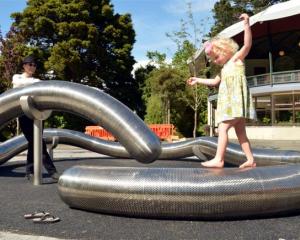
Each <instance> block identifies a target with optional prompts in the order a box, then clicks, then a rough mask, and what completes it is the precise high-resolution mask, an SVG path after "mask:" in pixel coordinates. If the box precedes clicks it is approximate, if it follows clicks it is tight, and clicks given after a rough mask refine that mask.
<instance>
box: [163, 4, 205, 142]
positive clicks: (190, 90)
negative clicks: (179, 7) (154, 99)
mask: <svg viewBox="0 0 300 240" xmlns="http://www.w3.org/2000/svg"><path fill="white" fill-rule="evenodd" d="M187 8H188V10H187V20H183V19H182V20H181V26H180V30H179V31H173V32H172V33H171V34H170V33H168V34H167V36H168V37H170V38H171V39H172V40H173V41H174V42H175V43H176V45H177V52H176V53H175V55H174V57H173V59H172V63H173V65H174V67H175V68H177V69H178V70H179V71H180V72H181V73H182V75H183V76H184V79H187V78H188V77H189V76H190V75H191V74H192V75H193V76H197V75H199V74H200V75H201V74H202V75H203V74H204V73H205V71H206V69H203V70H202V72H201V73H197V72H196V69H195V67H193V69H192V72H191V69H189V68H188V65H187V62H188V60H190V61H191V65H192V66H195V62H194V61H195V60H194V58H193V56H194V55H195V52H196V49H197V46H200V45H201V44H202V40H203V38H204V34H205V31H206V29H205V24H204V20H202V21H201V22H200V24H199V26H198V25H197V24H196V22H195V19H194V16H193V13H192V4H191V3H190V2H189V3H187ZM181 99H182V100H183V101H184V102H185V103H186V105H187V106H189V107H190V108H191V109H192V110H193V112H194V117H193V118H194V127H193V137H196V132H197V129H198V116H199V110H200V112H201V113H203V112H204V113H205V112H206V101H207V100H206V99H207V88H206V87H204V86H198V85H195V86H194V87H187V88H186V91H185V93H184V94H182V96H181ZM203 116H205V114H204V115H202V116H201V117H202V118H203ZM201 122H204V119H201Z"/></svg>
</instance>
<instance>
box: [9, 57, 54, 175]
mask: <svg viewBox="0 0 300 240" xmlns="http://www.w3.org/2000/svg"><path fill="white" fill-rule="evenodd" d="M22 63H23V73H22V74H15V75H14V76H13V80H12V83H13V88H20V87H25V86H28V85H30V84H33V83H36V82H39V81H41V80H40V79H38V78H34V77H33V75H34V73H35V71H36V67H37V64H36V61H35V58H34V57H33V56H32V55H29V56H27V57H25V58H24V59H23V62H22ZM19 123H20V128H21V130H22V132H23V134H24V136H25V138H26V139H27V141H28V152H27V163H26V178H27V179H28V180H32V178H33V147H34V146H33V120H32V119H30V118H28V117H27V116H25V115H22V116H21V117H19ZM42 144H43V150H42V151H43V157H42V161H43V165H44V167H45V169H46V170H47V172H48V173H49V175H50V177H51V178H52V179H53V180H55V181H57V180H58V178H59V174H58V173H57V170H56V168H55V166H54V164H53V161H52V159H51V157H50V155H49V153H48V151H47V146H46V143H45V141H44V140H43V141H42Z"/></svg>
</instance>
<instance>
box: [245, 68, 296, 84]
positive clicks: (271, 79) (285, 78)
mask: <svg viewBox="0 0 300 240" xmlns="http://www.w3.org/2000/svg"><path fill="white" fill-rule="evenodd" d="M247 81H248V86H249V87H259V86H265V85H274V84H282V83H295V82H300V70H296V71H285V72H274V73H272V74H270V73H267V74H262V75H255V76H251V77H247Z"/></svg>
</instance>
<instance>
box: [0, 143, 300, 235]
mask: <svg viewBox="0 0 300 240" xmlns="http://www.w3.org/2000/svg"><path fill="white" fill-rule="evenodd" d="M252 145H253V147H257V146H262V147H265V148H266V147H272V148H274V149H291V150H297V149H298V148H299V146H300V142H280V141H277V142H258V141H255V142H252ZM25 156H26V153H21V154H20V155H18V156H16V157H14V158H13V159H12V160H10V161H8V162H7V163H5V164H4V165H1V166H0V190H1V193H0V212H1V216H0V239H6V240H7V239H8V240H11V239H21V240H25V239H26V240H27V239H28V240H42V239H43V240H52V239H124V240H125V239H128V240H129V239H130V240H131V239H166V240H168V239H170V240H171V239H172V240H174V239H230V240H231V239H251V240H253V239H263V240H265V239H272V240H273V239H278V240H279V239H281V240H282V239H286V240H288V239H289V240H290V239H300V228H299V226H300V214H297V213H295V215H291V216H284V217H276V218H268V219H244V220H227V221H203V220H193V221H190V220H171V219H169V220H160V219H142V218H130V217H122V216H113V215H105V214H99V213H92V212H87V211H81V210H75V209H71V208H69V207H68V206H67V205H66V204H65V203H64V202H63V201H62V200H61V199H60V198H59V195H58V191H57V185H56V184H55V183H51V181H50V179H49V178H48V176H47V175H46V174H44V184H43V185H41V186H33V185H32V184H31V183H30V182H28V181H27V180H25V179H24V176H25V175H24V171H25V161H24V159H25ZM54 157H55V159H56V161H55V165H56V166H57V168H58V170H59V172H63V171H64V170H66V169H68V168H69V167H71V166H74V165H79V164H87V165H117V166H141V164H139V163H137V162H136V161H134V160H125V159H114V158H110V157H107V156H103V155H100V154H96V153H91V152H88V151H85V150H82V149H78V148H73V147H69V146H60V147H59V148H58V149H56V150H55V151H54ZM199 164H200V163H199V161H198V160H195V159H188V160H185V161H178V160H176V161H174V160H173V161H156V162H155V163H153V164H151V165H149V166H157V165H159V166H189V167H198V166H199ZM39 210H45V211H49V212H50V213H51V214H53V215H55V216H58V217H60V219H61V221H60V222H58V223H53V224H36V223H33V222H32V221H31V220H25V219H24V218H23V215H24V214H26V213H31V212H34V211H39Z"/></svg>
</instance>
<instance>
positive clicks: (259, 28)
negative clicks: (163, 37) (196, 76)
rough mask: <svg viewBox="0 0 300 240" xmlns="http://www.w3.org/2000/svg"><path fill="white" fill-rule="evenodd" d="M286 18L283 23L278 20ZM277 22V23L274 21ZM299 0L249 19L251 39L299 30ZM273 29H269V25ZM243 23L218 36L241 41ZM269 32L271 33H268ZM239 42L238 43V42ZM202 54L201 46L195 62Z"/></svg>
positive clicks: (274, 6) (227, 29) (272, 8)
mask: <svg viewBox="0 0 300 240" xmlns="http://www.w3.org/2000/svg"><path fill="white" fill-rule="evenodd" d="M283 18H286V19H285V21H283V20H280V21H279V20H278V19H283ZM276 20H277V21H276ZM299 20H300V0H290V1H287V2H283V3H278V4H275V5H272V6H270V7H268V8H266V9H265V10H264V11H261V12H259V13H257V14H255V15H253V16H251V17H250V25H251V29H252V34H253V38H256V37H260V36H263V35H267V34H268V33H275V32H283V31H287V30H291V31H293V30H296V29H299V28H300V24H299ZM271 22H272V23H273V27H270V23H271ZM243 31H244V27H243V22H242V21H240V22H238V23H235V24H233V25H231V26H229V27H228V28H226V29H224V30H223V31H222V32H220V33H219V34H218V35H219V36H224V37H230V38H234V39H235V40H237V41H238V40H242V39H243V34H242V33H243ZM270 31H271V32H270ZM238 42H239V41H238ZM202 52H203V46H201V48H200V49H199V50H198V51H197V52H196V54H195V57H194V58H195V60H196V61H197V60H198V58H200V55H201V54H202Z"/></svg>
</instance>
